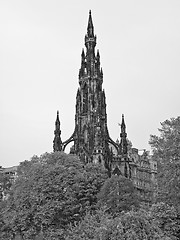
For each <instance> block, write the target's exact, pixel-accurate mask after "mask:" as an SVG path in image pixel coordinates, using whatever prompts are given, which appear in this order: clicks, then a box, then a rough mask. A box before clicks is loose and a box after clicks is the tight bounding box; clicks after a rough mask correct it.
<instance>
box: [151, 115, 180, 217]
mask: <svg viewBox="0 0 180 240" xmlns="http://www.w3.org/2000/svg"><path fill="white" fill-rule="evenodd" d="M159 131H160V136H156V135H151V137H150V141H149V143H150V145H151V147H152V150H153V158H156V159H157V161H158V175H157V179H158V199H159V200H160V201H165V202H167V203H169V204H173V205H174V206H175V207H176V208H177V209H178V208H179V213H180V117H177V118H171V119H170V120H166V121H164V122H162V123H161V128H160V129H159Z"/></svg>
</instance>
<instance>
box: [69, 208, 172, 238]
mask: <svg viewBox="0 0 180 240" xmlns="http://www.w3.org/2000/svg"><path fill="white" fill-rule="evenodd" d="M80 239H82V240H110V239H111V240H126V239H129V240H133V239H138V240H144V239H147V240H152V239H153V240H170V239H171V238H169V237H168V236H167V235H166V234H164V233H163V231H162V230H161V229H160V228H159V226H158V225H157V224H156V221H154V219H153V218H152V217H151V215H150V213H149V212H148V211H145V210H139V211H137V212H136V211H134V210H131V211H129V212H122V213H121V214H120V215H119V216H117V217H115V218H113V217H112V216H111V215H109V214H107V213H105V212H103V211H97V212H96V214H93V215H92V214H89V213H88V214H87V215H86V216H85V218H84V219H83V220H82V221H81V222H80V223H78V224H77V225H76V226H74V227H71V228H70V229H69V231H68V233H67V235H66V237H65V240H80Z"/></svg>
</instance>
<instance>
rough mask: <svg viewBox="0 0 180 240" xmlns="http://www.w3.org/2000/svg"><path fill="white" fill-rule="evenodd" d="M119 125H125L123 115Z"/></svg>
mask: <svg viewBox="0 0 180 240" xmlns="http://www.w3.org/2000/svg"><path fill="white" fill-rule="evenodd" d="M121 125H125V122H124V114H122V124H121Z"/></svg>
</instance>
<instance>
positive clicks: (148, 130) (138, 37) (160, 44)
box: [0, 0, 180, 167]
mask: <svg viewBox="0 0 180 240" xmlns="http://www.w3.org/2000/svg"><path fill="white" fill-rule="evenodd" d="M90 9H91V10H92V18H93V23H94V28H95V34H96V35H97V49H99V51H100V55H101V66H102V68H103V72H104V84H103V86H104V89H105V92H106V101H107V114H108V127H109V133H110V136H111V138H113V139H114V140H116V139H117V138H118V136H119V127H118V122H120V121H121V115H122V113H124V114H125V121H126V125H127V133H128V138H129V139H130V140H131V141H132V143H133V146H134V147H137V148H139V149H143V148H147V149H150V147H149V145H148V140H149V136H150V134H157V133H158V131H157V128H158V127H160V122H162V121H164V120H166V119H169V118H171V117H177V116H178V115H179V110H180V101H179V100H180V94H179V91H180V71H179V69H180V67H179V66H180V1H179V0H151V1H150V0H134V1H133V0H126V1H124V0H112V1H104V0H99V1H97V0H91V1H84V0H77V1H74V0H66V1H62V0H16V1H14V0H0V66H1V70H0V104H1V105H0V117H1V123H0V154H1V161H0V165H2V166H3V167H8V166H13V165H18V164H19V162H21V161H24V160H25V159H30V158H31V157H32V156H33V155H35V154H37V155H40V154H42V153H44V152H51V151H52V142H53V137H54V134H53V131H54V122H55V119H56V111H57V110H59V111H60V120H61V130H62V140H63V141H65V140H66V139H67V138H69V137H70V135H71V134H72V133H73V130H74V114H75V97H76V91H77V88H78V71H79V68H80V62H81V58H80V56H81V51H82V48H83V47H84V36H85V34H86V29H87V21H88V14H89V10H90Z"/></svg>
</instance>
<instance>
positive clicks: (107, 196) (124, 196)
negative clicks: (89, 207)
mask: <svg viewBox="0 0 180 240" xmlns="http://www.w3.org/2000/svg"><path fill="white" fill-rule="evenodd" d="M139 203H140V198H139V196H138V194H137V191H136V189H135V187H134V185H133V183H132V181H131V180H129V179H127V178H125V177H123V176H116V175H114V176H112V177H111V178H109V179H107V180H106V182H105V183H104V185H103V187H102V189H101V191H100V193H99V194H98V206H99V207H105V208H106V209H107V211H108V212H109V213H112V214H113V215H114V214H118V213H120V212H121V211H129V210H131V209H132V208H138V207H139Z"/></svg>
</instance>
